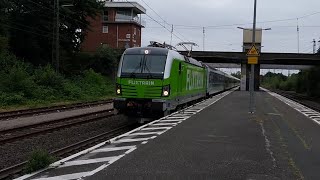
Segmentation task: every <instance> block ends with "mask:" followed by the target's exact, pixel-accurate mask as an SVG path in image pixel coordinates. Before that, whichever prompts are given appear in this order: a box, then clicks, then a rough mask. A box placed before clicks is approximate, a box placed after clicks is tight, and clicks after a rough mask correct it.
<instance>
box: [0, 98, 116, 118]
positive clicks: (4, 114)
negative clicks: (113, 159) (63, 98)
mask: <svg viewBox="0 0 320 180" xmlns="http://www.w3.org/2000/svg"><path fill="white" fill-rule="evenodd" d="M110 103H112V100H104V101H94V102H88V103H76V104H69V105H58V106H50V107H43V108H35V109H24V110H18V111H8V112H0V120H7V119H12V118H18V117H25V116H33V115H37V114H45V113H51V112H62V111H67V110H71V109H80V108H86V107H91V106H98V105H104V104H110Z"/></svg>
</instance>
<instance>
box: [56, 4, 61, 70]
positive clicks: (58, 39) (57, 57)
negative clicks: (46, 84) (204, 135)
mask: <svg viewBox="0 0 320 180" xmlns="http://www.w3.org/2000/svg"><path fill="white" fill-rule="evenodd" d="M56 5H57V11H56V13H57V25H56V26H57V27H56V31H57V33H56V36H57V37H56V71H57V72H59V69H60V68H59V63H60V52H59V50H60V48H59V43H60V21H59V18H60V17H59V14H60V13H59V9H60V7H59V0H57V3H56Z"/></svg>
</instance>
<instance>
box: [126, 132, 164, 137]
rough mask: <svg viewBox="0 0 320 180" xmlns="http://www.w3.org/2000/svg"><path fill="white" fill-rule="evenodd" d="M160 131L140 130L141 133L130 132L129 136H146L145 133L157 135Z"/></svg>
mask: <svg viewBox="0 0 320 180" xmlns="http://www.w3.org/2000/svg"><path fill="white" fill-rule="evenodd" d="M159 133H161V132H159V131H158V132H141V133H132V134H129V136H146V135H159Z"/></svg>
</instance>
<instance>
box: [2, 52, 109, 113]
mask: <svg viewBox="0 0 320 180" xmlns="http://www.w3.org/2000/svg"><path fill="white" fill-rule="evenodd" d="M0 68H1V69H0V105H1V106H2V107H7V106H15V107H16V106H17V105H18V106H19V105H23V106H25V105H28V106H32V107H33V106H37V105H40V104H44V105H47V104H49V103H53V102H61V101H62V102H65V101H93V100H99V99H103V98H105V97H110V96H113V94H114V85H113V82H112V81H111V80H110V79H109V78H106V77H105V76H103V75H101V74H100V73H96V72H95V71H94V70H92V69H89V70H86V71H84V72H83V73H81V74H78V75H76V76H71V77H68V78H66V77H65V76H63V75H61V74H59V73H56V72H55V70H54V69H53V68H52V67H51V66H50V65H47V66H44V67H34V66H32V65H31V64H28V63H25V62H23V61H21V60H19V59H17V58H16V57H15V56H12V55H10V54H8V53H4V52H0Z"/></svg>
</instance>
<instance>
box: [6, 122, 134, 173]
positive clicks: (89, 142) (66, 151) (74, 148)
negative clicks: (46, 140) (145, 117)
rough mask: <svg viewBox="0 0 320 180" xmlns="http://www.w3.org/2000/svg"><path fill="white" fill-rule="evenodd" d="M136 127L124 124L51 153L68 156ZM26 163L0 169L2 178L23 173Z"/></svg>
mask: <svg viewBox="0 0 320 180" xmlns="http://www.w3.org/2000/svg"><path fill="white" fill-rule="evenodd" d="M136 127H137V124H136V123H131V124H124V125H122V126H120V127H118V128H116V129H113V130H111V131H108V132H105V133H102V134H99V135H97V136H95V137H91V138H89V139H86V140H83V141H80V142H78V143H75V144H72V145H70V146H67V147H64V148H61V149H58V150H55V151H53V152H51V153H50V154H51V155H53V156H55V157H58V158H63V157H67V156H68V155H70V154H71V153H74V152H79V151H81V150H84V149H86V148H88V147H90V146H93V145H96V144H98V143H101V142H104V141H106V140H107V139H111V138H113V137H116V136H117V135H120V134H123V133H125V132H128V131H130V130H132V129H134V128H136ZM26 164H27V161H25V162H22V163H19V164H16V165H14V166H11V167H8V168H5V169H2V170H0V179H12V178H13V177H14V175H22V173H23V170H24V168H25V166H26Z"/></svg>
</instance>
